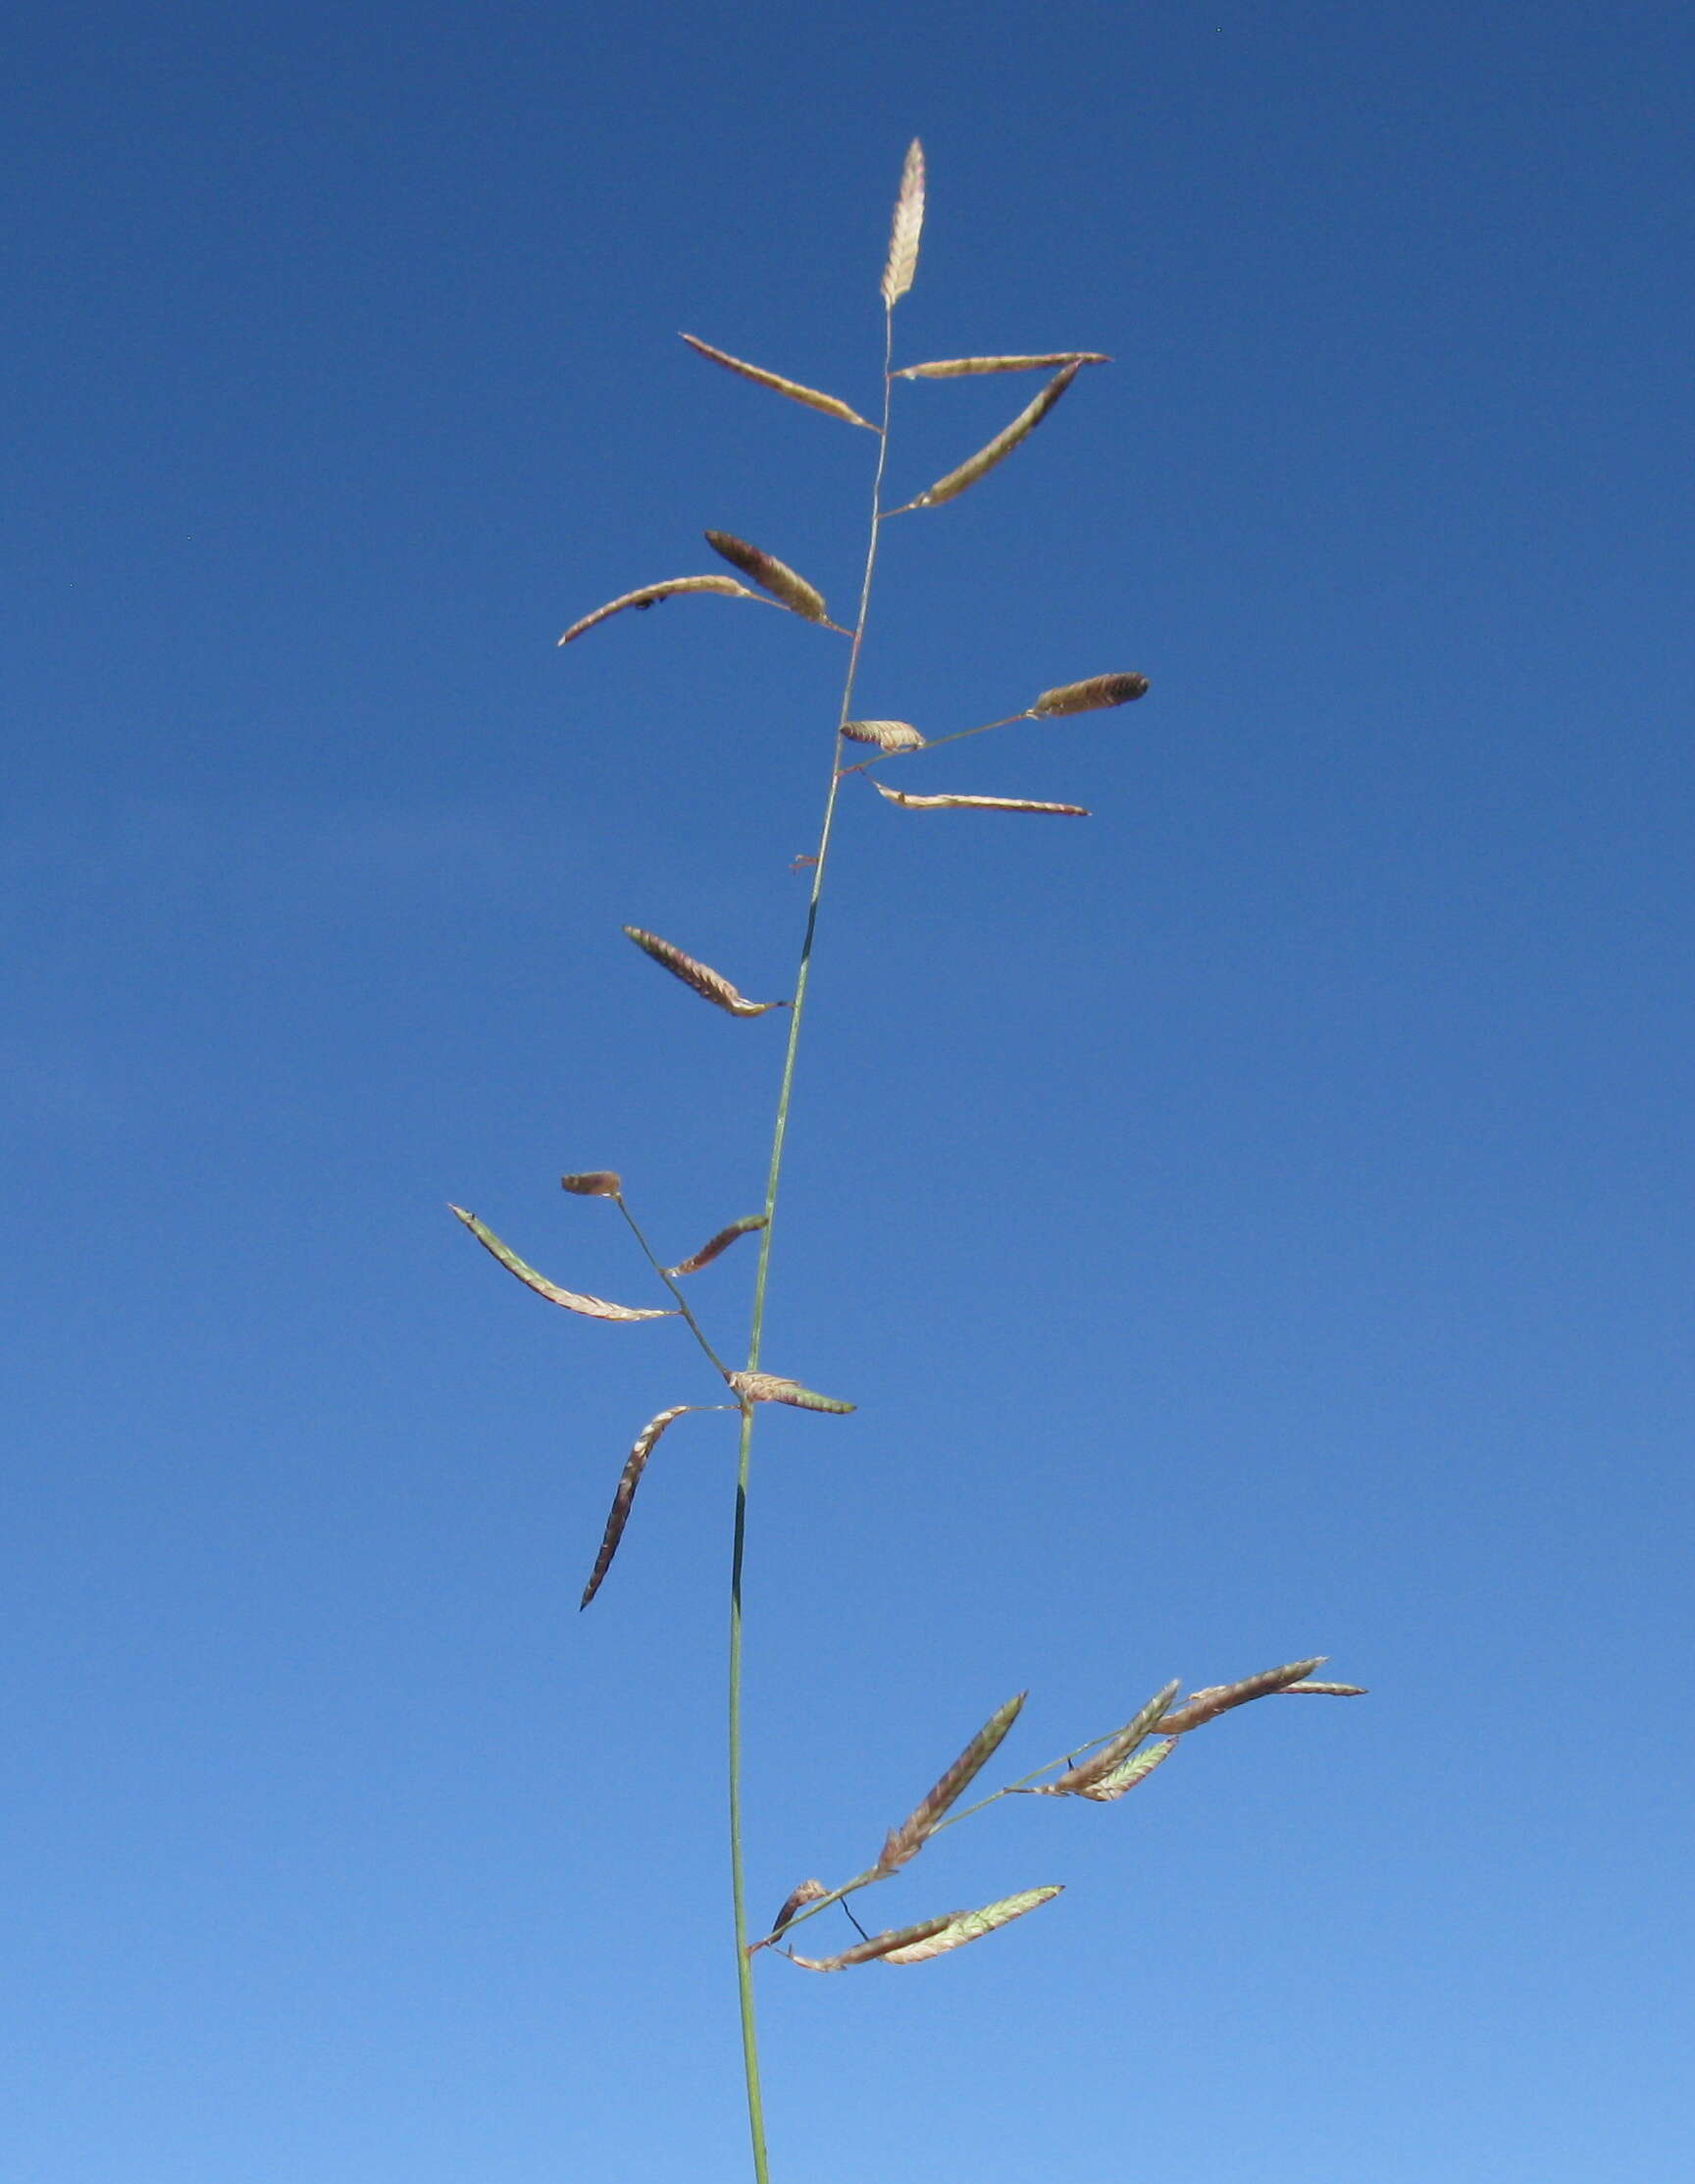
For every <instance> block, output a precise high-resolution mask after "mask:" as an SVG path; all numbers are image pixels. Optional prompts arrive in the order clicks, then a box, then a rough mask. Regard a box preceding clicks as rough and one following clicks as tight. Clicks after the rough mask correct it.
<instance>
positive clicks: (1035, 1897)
mask: <svg viewBox="0 0 1695 2184" xmlns="http://www.w3.org/2000/svg"><path fill="white" fill-rule="evenodd" d="M1064 1893H1065V1891H1064V1889H1063V1888H1058V1887H1049V1888H1045V1889H1026V1890H1024V1892H1023V1893H1022V1895H1019V1896H1005V1897H1002V1899H1001V1901H1000V1902H999V1903H986V1904H984V1906H983V1908H982V1910H980V1911H955V1912H954V1914H953V1916H952V1917H951V1918H950V1919H949V1921H948V1922H947V1924H946V1925H945V1926H943V1927H942V1929H941V1930H940V1932H938V1933H935V1934H931V1935H927V1936H925V1937H924V1938H923V1939H921V1940H919V1941H915V1942H903V1943H902V1944H901V1945H900V1947H899V1948H898V1949H886V1950H882V1951H881V1954H882V1957H883V1961H884V1963H886V1964H922V1963H925V1962H926V1961H927V1960H928V1959H929V1958H930V1957H932V1956H946V1955H947V1953H948V1951H949V1950H952V1949H963V1948H964V1947H965V1945H966V1943H967V1942H979V1941H981V1940H982V1939H983V1936H984V1935H985V1934H993V1933H994V1932H995V1930H996V1928H997V1927H999V1926H1010V1925H1011V1923H1012V1921H1013V1920H1014V1919H1015V1918H1022V1917H1023V1916H1024V1914H1025V1912H1026V1911H1034V1910H1036V1909H1037V1908H1038V1907H1039V1906H1040V1905H1041V1904H1043V1903H1052V1902H1053V1898H1055V1897H1056V1896H1063V1895H1064Z"/></svg>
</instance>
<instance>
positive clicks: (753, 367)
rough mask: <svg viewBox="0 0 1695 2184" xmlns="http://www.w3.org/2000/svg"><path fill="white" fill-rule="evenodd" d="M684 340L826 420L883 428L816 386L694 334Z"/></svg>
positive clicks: (871, 430) (869, 429)
mask: <svg viewBox="0 0 1695 2184" xmlns="http://www.w3.org/2000/svg"><path fill="white" fill-rule="evenodd" d="M683 339H684V340H685V341H687V342H688V344H689V346H690V347H691V348H692V349H693V350H694V351H695V352H696V354H697V355H700V356H707V357H710V358H711V360H712V362H713V363H714V364H722V365H723V367H724V369H725V370H726V371H727V372H739V373H740V374H741V376H742V377H743V378H744V379H750V380H751V381H752V382H753V384H754V386H755V387H768V388H770V390H771V391H772V392H773V393H774V394H787V395H788V397H789V399H790V400H791V401H792V402H804V403H805V405H806V407H807V408H808V409H816V410H821V411H822V412H823V413H824V415H825V416H826V417H840V418H841V419H842V421H843V423H844V424H846V425H863V426H864V428H865V430H866V431H867V432H868V433H874V432H877V431H878V430H879V429H880V428H879V427H878V426H876V425H874V424H872V422H871V420H870V418H869V417H861V416H860V414H859V412H858V411H857V410H856V409H849V408H848V407H847V403H846V402H841V401H838V400H837V399H836V396H835V395H834V394H820V393H819V391H818V390H817V389H816V388H815V387H802V386H801V385H800V382H799V381H798V380H794V379H785V378H784V377H783V376H782V374H781V373H780V372H767V371H765V370H763V369H762V368H761V367H760V366H759V365H757V364H744V363H743V361H742V359H741V358H740V357H739V356H730V355H727V354H726V352H725V351H724V350H723V349H715V348H713V347H712V345H711V343H710V342H708V341H697V340H696V339H695V338H694V337H693V334H685V335H684V336H683Z"/></svg>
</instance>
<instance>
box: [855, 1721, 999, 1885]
mask: <svg viewBox="0 0 1695 2184" xmlns="http://www.w3.org/2000/svg"><path fill="white" fill-rule="evenodd" d="M1028 1696H1029V1693H1028V1692H1027V1691H1019V1692H1018V1693H1017V1694H1016V1695H1015V1696H1014V1697H1012V1698H1009V1699H1008V1700H1007V1701H1006V1703H1005V1705H1004V1706H1002V1708H1001V1709H1000V1711H999V1712H998V1713H995V1714H992V1715H991V1716H990V1717H989V1719H988V1720H987V1721H986V1722H985V1723H984V1724H983V1727H982V1728H981V1729H980V1730H979V1731H978V1732H977V1734H976V1736H975V1737H973V1738H972V1740H971V1742H969V1743H968V1744H967V1745H966V1746H965V1749H964V1750H963V1751H962V1752H961V1753H960V1754H959V1756H958V1758H957V1759H955V1760H954V1762H953V1764H952V1765H951V1766H950V1768H949V1769H948V1771H947V1773H946V1774H945V1775H943V1777H942V1779H941V1780H940V1781H939V1782H938V1783H937V1784H936V1785H935V1787H934V1788H933V1789H931V1790H929V1791H928V1792H926V1794H925V1795H924V1796H923V1797H922V1798H921V1799H920V1801H919V1804H918V1808H917V1810H916V1811H915V1812H912V1813H910V1814H909V1815H908V1816H907V1818H906V1819H904V1820H902V1821H901V1823H900V1825H899V1827H898V1828H891V1829H890V1831H889V1835H888V1840H887V1841H886V1842H885V1843H884V1845H883V1849H882V1853H881V1855H880V1856H879V1857H878V1860H877V1865H876V1871H877V1873H878V1875H879V1876H882V1875H884V1874H888V1873H897V1872H899V1869H900V1867H901V1866H903V1865H904V1864H905V1863H906V1862H907V1860H908V1859H909V1858H915V1857H916V1856H917V1855H918V1853H919V1851H920V1850H922V1849H923V1847H924V1846H925V1844H926V1843H927V1842H928V1841H929V1839H930V1838H931V1836H933V1835H934V1834H935V1833H936V1829H937V1827H938V1825H939V1824H940V1822H941V1820H942V1817H943V1815H944V1814H945V1813H946V1812H947V1811H948V1810H949V1808H950V1806H951V1805H953V1804H955V1803H957V1801H958V1799H959V1797H960V1796H961V1795H962V1794H963V1793H964V1792H965V1791H966V1790H967V1789H968V1788H969V1787H970V1785H971V1784H972V1783H973V1782H975V1781H976V1779H977V1777H978V1775H980V1774H981V1773H982V1771H983V1769H984V1768H985V1767H986V1766H987V1765H988V1764H989V1762H990V1760H991V1759H993V1758H994V1756H995V1754H996V1752H998V1751H999V1750H1000V1748H1001V1745H1002V1742H1003V1740H1004V1738H1005V1735H1006V1732H1007V1731H1008V1730H1009V1729H1010V1728H1011V1727H1012V1724H1013V1723H1014V1722H1015V1721H1016V1720H1017V1719H1018V1716H1019V1713H1020V1712H1021V1711H1022V1709H1023V1705H1024V1701H1025V1699H1026V1698H1027V1697H1028Z"/></svg>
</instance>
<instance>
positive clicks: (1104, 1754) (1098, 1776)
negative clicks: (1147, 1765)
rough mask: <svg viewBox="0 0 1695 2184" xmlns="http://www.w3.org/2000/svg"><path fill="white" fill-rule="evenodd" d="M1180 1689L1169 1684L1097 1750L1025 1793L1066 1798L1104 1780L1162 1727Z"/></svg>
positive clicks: (1156, 1693)
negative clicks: (1064, 1771)
mask: <svg viewBox="0 0 1695 2184" xmlns="http://www.w3.org/2000/svg"><path fill="white" fill-rule="evenodd" d="M1182 1688H1183V1687H1182V1685H1181V1684H1179V1683H1176V1682H1172V1683H1169V1684H1167V1685H1166V1686H1165V1689H1164V1690H1160V1691H1156V1692H1155V1693H1154V1696H1153V1697H1152V1698H1151V1699H1150V1700H1149V1701H1148V1703H1147V1705H1146V1706H1144V1707H1143V1708H1142V1709H1141V1711H1140V1712H1139V1713H1136V1714H1133V1715H1132V1716H1131V1718H1130V1720H1129V1721H1127V1722H1126V1723H1125V1725H1124V1727H1123V1728H1122V1729H1120V1730H1118V1731H1117V1732H1116V1733H1115V1734H1114V1735H1113V1736H1111V1737H1108V1738H1107V1740H1106V1742H1104V1744H1103V1745H1102V1746H1101V1749H1100V1750H1099V1751H1097V1752H1091V1753H1090V1755H1089V1757H1088V1758H1087V1759H1082V1760H1079V1761H1078V1763H1077V1765H1076V1766H1075V1767H1072V1768H1070V1769H1069V1770H1068V1771H1067V1772H1066V1773H1065V1774H1062V1775H1059V1776H1056V1777H1055V1779H1054V1780H1053V1782H1047V1783H1044V1784H1043V1785H1042V1786H1041V1788H1040V1789H1038V1790H1032V1791H1029V1792H1027V1793H1026V1794H1027V1795H1029V1796H1032V1797H1069V1796H1073V1795H1077V1794H1081V1793H1082V1792H1084V1791H1085V1790H1088V1789H1090V1788H1091V1787H1092V1786H1093V1785H1094V1784H1096V1783H1098V1782H1100V1781H1102V1780H1104V1777H1106V1776H1108V1775H1110V1774H1111V1773H1112V1772H1113V1770H1114V1769H1115V1768H1116V1767H1117V1766H1119V1765H1120V1764H1121V1762H1122V1761H1124V1760H1126V1759H1127V1758H1129V1756H1130V1754H1131V1753H1132V1752H1133V1751H1134V1750H1135V1749H1136V1747H1137V1745H1138V1744H1139V1743H1141V1742H1142V1740H1143V1739H1144V1738H1145V1737H1147V1736H1148V1735H1149V1734H1150V1732H1151V1731H1153V1730H1155V1729H1156V1728H1159V1727H1160V1726H1161V1725H1162V1723H1163V1719H1164V1717H1165V1715H1166V1714H1168V1713H1169V1712H1170V1710H1171V1701H1172V1700H1173V1699H1174V1698H1175V1697H1176V1696H1177V1693H1178V1692H1179V1691H1180V1690H1182Z"/></svg>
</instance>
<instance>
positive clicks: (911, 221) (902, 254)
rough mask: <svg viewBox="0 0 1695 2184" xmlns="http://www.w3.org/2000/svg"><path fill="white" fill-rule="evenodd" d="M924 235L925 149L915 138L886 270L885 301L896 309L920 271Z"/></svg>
mask: <svg viewBox="0 0 1695 2184" xmlns="http://www.w3.org/2000/svg"><path fill="white" fill-rule="evenodd" d="M923 232H924V147H923V145H922V144H921V143H919V141H918V139H917V137H916V136H914V137H913V139H912V141H911V143H910V144H909V145H908V146H907V147H906V164H905V165H904V167H902V168H901V170H900V194H899V196H898V197H897V198H896V200H895V221H894V225H893V227H892V228H891V229H890V232H889V263H888V264H887V265H886V266H885V267H884V268H883V301H884V302H885V303H886V304H887V305H888V307H889V309H890V310H891V311H893V310H894V308H895V306H896V304H898V303H899V300H900V298H901V297H902V296H903V295H904V294H905V293H906V290H907V289H908V288H909V287H910V286H912V276H913V275H914V274H915V273H916V272H917V271H918V237H919V236H920V235H921V234H923Z"/></svg>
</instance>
